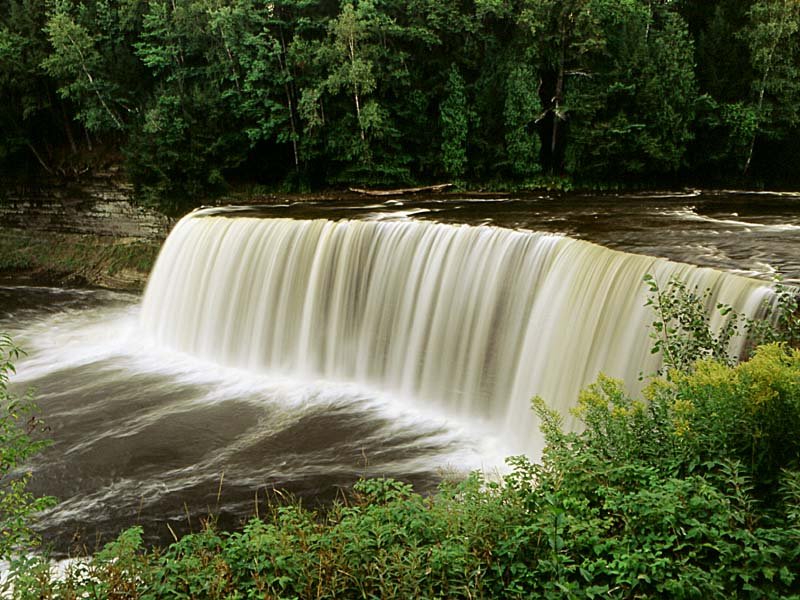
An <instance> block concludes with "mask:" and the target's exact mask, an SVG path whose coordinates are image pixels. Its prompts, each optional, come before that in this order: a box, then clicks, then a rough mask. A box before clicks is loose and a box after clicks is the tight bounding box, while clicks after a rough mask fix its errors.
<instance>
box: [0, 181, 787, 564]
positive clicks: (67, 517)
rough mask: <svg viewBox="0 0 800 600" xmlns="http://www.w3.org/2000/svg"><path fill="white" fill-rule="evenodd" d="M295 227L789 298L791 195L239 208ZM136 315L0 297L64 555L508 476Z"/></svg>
mask: <svg viewBox="0 0 800 600" xmlns="http://www.w3.org/2000/svg"><path fill="white" fill-rule="evenodd" d="M241 211H242V212H243V213H258V214H261V215H264V216H282V217H293V218H323V217H324V218H331V219H339V218H354V219H356V218H357V219H411V218H413V219H426V220H436V221H441V222H445V223H467V224H488V225H496V226H502V227H509V228H516V229H528V230H535V231H547V232H553V233H559V234H564V235H568V236H571V237H574V238H580V239H585V240H589V241H593V242H596V243H599V244H602V245H604V246H607V247H610V248H613V249H617V250H624V251H629V252H635V253H641V254H648V255H652V256H660V257H665V258H669V259H672V260H676V261H681V262H687V263H691V264H696V265H700V266H710V267H715V268H718V269H722V270H727V271H731V272H735V273H738V274H742V275H747V276H751V277H757V278H762V279H766V280H770V279H772V277H773V276H774V274H776V273H782V274H783V275H784V277H785V278H786V280H787V281H789V282H795V283H796V282H800V196H798V195H793V194H783V195H780V194H755V193H748V194H745V193H713V194H708V193H705V194H699V193H695V192H687V193H680V194H642V195H636V196H608V197H599V196H591V197H589V196H570V197H567V198H551V197H546V196H541V197H538V196H529V197H524V198H512V197H499V198H472V199H470V198H465V199H458V200H453V199H449V198H447V199H445V198H437V197H429V198H419V199H418V198H414V199H411V200H400V201H397V200H389V201H387V202H382V201H381V200H380V199H377V200H374V199H373V200H366V201H363V202H354V201H353V200H343V201H326V202H324V203H323V202H320V203H317V204H314V203H302V204H301V203H298V204H290V205H280V206H270V207H260V208H253V207H248V208H242V209H241ZM139 300H140V298H139V297H137V296H135V295H130V294H123V293H116V292H111V291H105V290H71V289H55V288H37V287H31V286H21V285H14V284H13V283H10V282H9V283H6V284H3V285H2V286H0V331H6V332H8V333H10V334H11V335H12V336H13V337H14V339H15V341H16V342H17V343H18V344H19V345H20V346H22V347H23V348H24V349H25V350H26V352H27V353H28V355H27V357H26V358H24V359H23V360H22V361H21V362H20V363H19V365H18V375H17V377H15V378H14V380H13V388H14V389H15V391H17V392H19V393H22V392H24V391H25V390H27V389H30V388H32V389H33V390H34V393H35V397H36V399H37V403H38V405H39V406H40V409H41V413H42V416H43V417H44V420H45V421H46V422H47V424H48V426H49V428H50V432H49V434H48V435H49V436H50V437H51V439H52V442H53V443H52V445H51V446H50V447H49V448H48V449H47V450H46V451H45V452H44V453H43V454H41V455H40V456H38V457H37V458H36V459H35V460H34V461H33V462H32V464H31V468H32V470H33V472H34V479H33V483H32V487H33V489H34V491H36V492H38V493H47V494H51V495H54V496H56V497H57V498H58V499H59V504H58V506H57V507H56V508H55V509H53V510H51V511H49V512H48V513H46V514H45V515H43V518H42V521H41V525H40V528H41V530H42V533H43V535H44V538H45V540H46V541H47V542H48V543H50V544H52V545H53V547H54V548H55V549H56V551H57V552H59V553H76V554H82V553H86V552H92V551H93V550H94V549H95V548H96V547H97V545H98V544H100V543H102V542H103V541H105V540H108V539H109V538H110V537H112V536H113V535H115V534H116V533H117V532H119V531H120V529H121V528H123V527H126V526H129V525H133V524H142V525H144V526H145V529H146V532H147V539H148V540H149V541H150V542H154V543H166V542H168V541H169V540H170V539H171V534H170V533H169V530H168V528H167V526H166V525H167V523H169V524H170V526H171V527H172V529H173V530H175V531H187V530H191V529H196V528H197V527H198V526H199V520H200V518H202V517H203V515H206V514H208V513H213V514H216V515H218V516H219V517H220V519H221V521H222V523H223V525H225V526H235V525H236V524H237V523H239V522H240V521H241V519H243V518H247V517H249V516H251V515H252V514H253V513H254V512H255V510H256V506H260V507H262V509H263V506H264V502H265V498H266V497H267V496H268V495H270V494H271V493H272V492H271V490H273V489H279V490H285V491H287V492H288V493H291V494H294V495H296V496H297V497H300V498H302V499H303V500H304V502H306V503H307V504H314V503H318V502H322V503H325V502H328V501H330V500H331V499H333V498H335V497H336V496H337V494H339V493H340V492H341V490H342V489H344V488H347V487H349V486H350V485H352V483H353V482H354V481H355V480H356V479H358V478H359V477H361V476H365V475H366V476H383V475H385V476H392V477H397V478H401V479H403V480H406V481H411V482H413V483H414V484H415V485H416V486H417V487H418V489H420V490H422V491H426V490H430V489H432V488H433V486H435V485H436V483H437V482H438V481H440V480H441V479H442V477H447V476H449V475H450V474H453V475H454V476H458V474H460V473H463V472H465V471H467V470H470V469H474V468H484V469H487V470H490V471H491V470H492V469H495V468H501V465H502V459H503V457H504V456H506V455H507V454H508V452H509V449H508V448H506V447H505V445H504V440H503V439H497V438H496V437H493V436H492V435H489V434H487V433H486V431H485V430H484V429H482V424H481V423H479V422H466V421H463V420H460V419H457V418H452V416H451V415H447V414H442V413H440V412H437V411H435V410H432V409H431V408H430V407H427V406H424V405H415V404H413V403H410V404H409V403H408V402H403V403H398V402H397V399H396V398H393V397H391V396H390V395H388V394H382V393H378V392H376V391H375V390H371V389H365V388H362V387H359V386H358V385H355V384H343V383H340V382H330V381H315V380H309V379H308V378H305V379H302V378H294V379H293V378H290V377H285V376H275V375H270V374H264V373H250V372H247V371H243V370H237V369H232V368H223V367H220V366H217V365H214V364H210V363H205V362H202V361H199V360H197V359H196V358H193V357H191V356H186V355H181V354H179V353H175V352H169V351H166V350H164V349H162V348H158V347H156V346H154V345H152V344H151V343H149V342H148V341H147V340H146V339H143V337H142V336H141V335H140V325H139V321H138V314H139V306H138V304H139Z"/></svg>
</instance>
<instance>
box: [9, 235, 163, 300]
mask: <svg viewBox="0 0 800 600" xmlns="http://www.w3.org/2000/svg"><path fill="white" fill-rule="evenodd" d="M161 244H162V241H161V240H155V241H148V240H143V239H137V238H118V237H111V236H98V235H90V234H76V233H57V232H43V231H30V230H22V229H9V228H0V283H2V282H4V281H5V282H13V283H32V284H34V285H59V286H77V287H103V288H108V289H114V290H120V291H141V290H143V289H144V286H145V285H146V283H147V277H148V276H149V274H150V271H151V269H152V267H153V264H154V263H155V260H156V257H157V256H158V252H159V250H160V249H161Z"/></svg>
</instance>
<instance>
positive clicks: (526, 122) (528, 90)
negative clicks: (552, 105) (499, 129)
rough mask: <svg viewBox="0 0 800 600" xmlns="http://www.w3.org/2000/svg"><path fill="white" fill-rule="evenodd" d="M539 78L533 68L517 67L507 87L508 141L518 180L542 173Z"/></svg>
mask: <svg viewBox="0 0 800 600" xmlns="http://www.w3.org/2000/svg"><path fill="white" fill-rule="evenodd" d="M535 83H536V76H535V74H534V72H533V69H531V67H530V66H527V65H520V66H517V67H515V68H514V69H513V70H512V71H511V73H510V74H509V76H508V81H507V83H506V102H505V108H504V113H503V117H504V119H505V127H506V134H505V141H506V148H507V151H508V162H509V164H510V166H511V171H512V172H513V173H514V175H516V176H517V177H521V178H529V177H531V176H533V175H536V174H538V173H539V172H540V171H541V166H540V165H539V150H540V143H539V136H538V134H537V132H536V127H535V124H536V120H537V119H538V117H539V110H540V109H539V103H538V98H537V97H536V94H535V92H534V85H535Z"/></svg>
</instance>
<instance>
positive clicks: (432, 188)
mask: <svg viewBox="0 0 800 600" xmlns="http://www.w3.org/2000/svg"><path fill="white" fill-rule="evenodd" d="M449 187H453V184H452V183H437V184H436V185H424V186H422V187H413V188H398V189H395V190H368V189H364V188H349V189H350V191H351V192H354V193H356V194H365V195H367V196H404V195H406V194H419V193H421V192H441V191H442V190H446V189H447V188H449Z"/></svg>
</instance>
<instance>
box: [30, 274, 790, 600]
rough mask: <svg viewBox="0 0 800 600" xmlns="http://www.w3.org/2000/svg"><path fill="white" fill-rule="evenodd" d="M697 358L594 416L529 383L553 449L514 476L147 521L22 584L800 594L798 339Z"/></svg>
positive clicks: (605, 382) (608, 401) (122, 590)
mask: <svg viewBox="0 0 800 600" xmlns="http://www.w3.org/2000/svg"><path fill="white" fill-rule="evenodd" d="M686 295H687V292H686V290H685V289H684V290H678V291H676V292H674V293H666V294H664V293H662V297H665V298H666V299H665V300H663V301H661V300H659V302H661V303H660V304H658V305H657V306H660V307H661V308H662V310H665V311H666V313H669V312H670V311H671V310H678V311H679V312H685V311H688V310H689V308H690V307H689V306H688V303H689V302H690V300H689V299H687V298H686V297H685V296H686ZM692 301H693V302H694V303H695V304H696V305H697V306H703V302H704V299H703V297H702V296H701V297H697V296H694V297H693V300H692ZM780 302H788V301H779V302H778V303H776V305H777V304H779V303H780ZM787 306H789V308H791V303H789V304H787ZM690 312H691V311H690ZM666 313H665V314H661V316H660V319H661V320H660V322H661V323H662V324H663V323H669V322H670V318H669V317H668V316H667V314H666ZM775 323H778V324H779V323H780V320H777V321H775ZM687 324H688V327H689V328H690V329H689V330H688V331H690V332H691V331H692V330H694V329H700V330H703V329H704V328H705V327H706V323H705V322H695V321H693V320H691V319H690V320H688V321H687ZM677 334H678V333H677V330H676V332H675V333H673V334H672V335H677ZM680 335H684V333H681V334H680ZM775 335H778V333H775ZM711 341H712V342H713V341H714V340H713V339H711ZM690 346H691V344H688V345H687V346H686V347H690ZM704 356H705V358H703V357H704ZM699 357H700V360H699V361H696V362H695V363H694V364H693V366H692V368H691V369H681V370H679V369H677V368H673V370H672V371H671V372H670V374H671V376H670V377H669V378H664V377H654V378H653V379H652V381H651V382H650V384H649V385H648V386H647V388H646V389H645V392H644V398H643V399H642V400H637V399H633V398H631V397H630V396H629V395H628V394H627V393H626V391H625V388H624V385H623V383H622V382H620V381H616V380H614V379H610V378H608V377H605V376H601V377H600V378H599V379H598V381H597V382H596V383H594V384H593V385H591V386H589V387H588V388H587V389H586V390H584V392H582V394H581V396H580V399H579V402H578V406H577V408H576V409H575V412H576V414H577V416H578V417H579V418H580V419H581V421H582V424H583V427H582V428H581V430H580V431H575V432H565V431H564V430H563V429H562V416H561V415H559V414H557V413H555V412H553V411H551V410H549V409H547V408H546V405H545V403H544V401H542V400H541V399H538V398H537V399H534V401H533V406H534V410H535V411H536V413H537V414H538V416H539V417H540V419H541V423H542V425H541V429H542V433H543V435H544V436H545V439H546V442H547V446H546V448H545V450H544V453H543V456H542V457H541V462H540V463H539V464H534V463H531V462H530V461H529V460H528V459H527V458H525V457H515V458H511V459H509V465H510V466H511V468H512V471H511V472H510V473H509V474H508V475H506V476H505V477H504V478H503V479H502V481H487V480H486V479H484V478H483V477H482V476H480V475H479V474H477V473H476V474H472V475H470V476H469V477H467V478H466V479H465V480H464V481H462V482H460V483H450V482H446V483H444V484H442V486H441V488H440V490H439V492H438V493H436V494H435V495H433V496H430V497H427V498H426V497H422V496H420V495H419V494H416V493H415V492H414V491H413V490H412V488H411V486H410V485H408V484H404V483H401V482H398V481H393V480H385V479H378V480H367V481H362V482H359V483H358V484H357V485H356V486H355V487H354V489H353V490H352V493H351V494H349V495H348V496H347V497H345V498H342V499H341V501H339V502H337V503H335V504H334V505H333V506H331V507H329V508H327V509H326V510H325V511H324V512H313V511H309V510H306V509H304V508H302V507H301V506H299V505H298V504H296V503H289V504H283V505H278V506H274V505H273V506H271V507H270V511H269V513H268V515H267V516H266V517H265V518H262V519H253V520H251V521H250V522H249V523H248V524H247V525H246V526H245V527H244V528H243V529H242V530H241V531H239V532H235V533H224V532H219V531H217V530H216V529H215V528H214V527H213V526H211V525H210V524H209V525H207V526H206V527H205V528H204V529H203V530H202V531H201V532H200V533H197V534H192V535H188V536H186V537H184V538H182V539H180V540H178V541H176V542H175V543H174V544H171V545H170V546H169V547H168V548H167V549H166V550H163V551H147V550H145V549H143V548H142V546H141V531H140V530H139V529H132V530H129V531H127V532H125V533H123V534H122V535H121V537H120V538H119V539H118V540H117V541H116V542H114V543H112V544H110V545H109V546H107V547H106V548H105V549H103V550H102V551H101V552H100V553H99V554H98V555H96V556H95V557H94V558H93V559H91V560H89V561H87V562H82V563H78V564H76V565H74V566H73V567H72V569H71V570H70V571H69V572H68V573H67V576H66V577H65V578H63V579H61V580H54V579H53V578H52V577H51V576H48V575H47V574H46V572H45V571H44V570H42V569H41V568H37V567H36V564H31V565H30V568H29V569H28V570H26V571H25V572H24V573H21V574H20V575H21V576H22V577H23V579H22V580H21V581H23V582H24V587H20V588H18V589H24V590H25V594H24V595H23V596H21V597H23V598H79V597H87V596H88V597H126V598H147V599H151V598H152V599H155V598H256V597H258V598H262V597H269V598H418V597H424V598H444V597H446V598H552V599H554V600H555V599H560V598H564V597H568V598H619V599H623V598H653V599H656V598H712V599H720V600H722V599H727V598H774V599H776V600H777V599H779V598H781V599H782V598H797V597H798V589H800V569H798V565H800V438H798V437H797V435H796V434H797V431H798V430H800V350H798V349H791V348H790V347H789V346H788V345H787V344H786V343H785V342H781V343H772V344H768V345H764V346H761V347H759V348H757V349H756V350H755V352H754V354H753V357H752V358H751V360H749V361H748V362H745V363H742V364H738V365H732V364H726V360H727V359H724V357H723V360H722V361H719V360H715V359H714V358H711V357H710V356H709V355H708V353H707V352H706V351H705V350H703V351H701V352H700V355H699ZM34 562H35V561H34Z"/></svg>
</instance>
